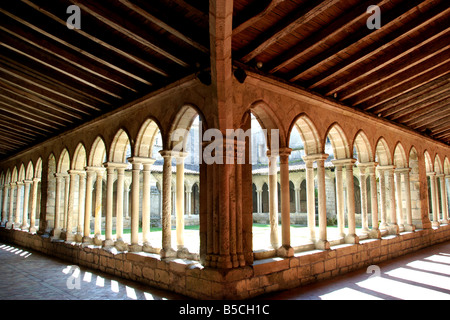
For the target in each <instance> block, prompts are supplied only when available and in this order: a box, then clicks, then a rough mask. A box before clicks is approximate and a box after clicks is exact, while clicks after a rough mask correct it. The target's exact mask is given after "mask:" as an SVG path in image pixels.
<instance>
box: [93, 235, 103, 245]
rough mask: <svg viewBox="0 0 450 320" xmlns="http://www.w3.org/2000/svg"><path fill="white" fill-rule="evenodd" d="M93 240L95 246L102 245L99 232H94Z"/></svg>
mask: <svg viewBox="0 0 450 320" xmlns="http://www.w3.org/2000/svg"><path fill="white" fill-rule="evenodd" d="M93 241H94V244H95V245H96V246H102V245H103V240H102V238H101V236H100V235H99V234H96V235H95V236H94V240H93Z"/></svg>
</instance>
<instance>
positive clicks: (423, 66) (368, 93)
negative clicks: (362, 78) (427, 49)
mask: <svg viewBox="0 0 450 320" xmlns="http://www.w3.org/2000/svg"><path fill="white" fill-rule="evenodd" d="M449 55H450V46H448V48H447V50H445V51H444V52H442V54H440V55H438V56H434V57H432V58H429V59H427V58H425V59H423V60H422V59H421V63H420V64H418V65H415V64H414V63H412V66H411V68H409V67H407V64H406V66H405V67H404V68H403V69H402V70H403V71H402V72H400V73H396V72H395V69H393V70H392V73H393V74H394V76H393V77H389V76H388V74H389V69H386V70H385V71H384V72H382V73H381V74H380V75H379V76H377V77H376V78H375V79H374V80H373V84H374V85H371V81H370V80H367V82H368V84H367V88H364V86H360V87H357V88H356V89H355V93H353V92H352V91H351V89H349V90H348V91H345V92H343V93H342V94H343V97H341V96H340V95H339V100H340V101H344V102H345V103H348V104H350V105H356V104H360V103H363V102H364V101H366V100H368V99H371V98H373V97H375V96H377V95H381V94H383V93H384V92H386V91H389V90H391V89H392V88H394V87H396V86H399V85H401V84H403V83H406V82H408V81H409V80H410V79H413V78H415V77H417V76H420V75H422V74H425V73H427V72H428V71H429V70H433V69H435V68H437V67H439V66H442V65H445V64H446V63H448V62H449V59H448V57H449ZM356 90H357V91H356ZM356 92H357V93H358V94H356ZM346 97H349V98H346Z"/></svg>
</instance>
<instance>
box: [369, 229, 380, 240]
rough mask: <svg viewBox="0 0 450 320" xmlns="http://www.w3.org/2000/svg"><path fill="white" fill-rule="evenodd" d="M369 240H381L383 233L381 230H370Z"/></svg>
mask: <svg viewBox="0 0 450 320" xmlns="http://www.w3.org/2000/svg"><path fill="white" fill-rule="evenodd" d="M369 238H371V239H381V231H380V230H379V229H372V230H370V232H369Z"/></svg>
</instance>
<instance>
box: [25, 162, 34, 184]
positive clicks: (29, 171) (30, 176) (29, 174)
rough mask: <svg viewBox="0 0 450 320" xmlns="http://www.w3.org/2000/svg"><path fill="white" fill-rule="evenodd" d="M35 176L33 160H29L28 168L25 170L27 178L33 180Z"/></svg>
mask: <svg viewBox="0 0 450 320" xmlns="http://www.w3.org/2000/svg"><path fill="white" fill-rule="evenodd" d="M33 178H34V166H33V161H31V160H30V161H29V162H28V165H27V169H26V171H25V179H27V180H32V179H33Z"/></svg>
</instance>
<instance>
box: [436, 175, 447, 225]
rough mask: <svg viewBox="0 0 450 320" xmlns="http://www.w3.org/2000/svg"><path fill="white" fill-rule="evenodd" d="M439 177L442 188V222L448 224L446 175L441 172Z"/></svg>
mask: <svg viewBox="0 0 450 320" xmlns="http://www.w3.org/2000/svg"><path fill="white" fill-rule="evenodd" d="M437 177H438V178H439V182H440V189H441V207H442V223H445V224H448V223H449V221H448V200H447V189H446V188H445V175H444V174H439V175H438V176H437Z"/></svg>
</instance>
